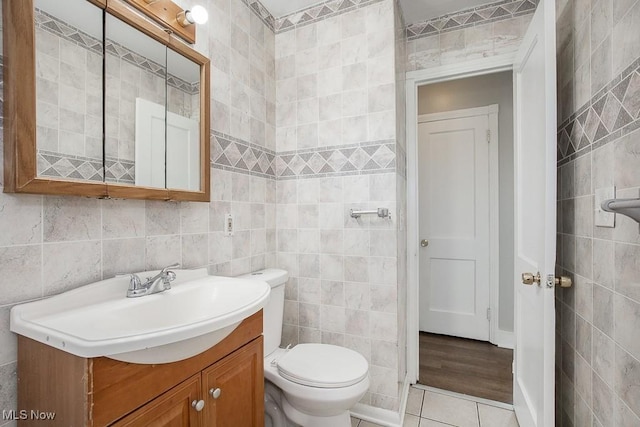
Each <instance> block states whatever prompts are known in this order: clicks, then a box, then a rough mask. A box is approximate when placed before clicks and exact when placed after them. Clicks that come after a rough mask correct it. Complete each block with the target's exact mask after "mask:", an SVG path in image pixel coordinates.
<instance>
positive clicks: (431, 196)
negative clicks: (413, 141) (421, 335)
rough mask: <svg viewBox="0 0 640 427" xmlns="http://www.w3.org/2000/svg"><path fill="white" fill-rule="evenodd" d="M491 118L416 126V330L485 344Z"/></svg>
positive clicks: (427, 123)
mask: <svg viewBox="0 0 640 427" xmlns="http://www.w3.org/2000/svg"><path fill="white" fill-rule="evenodd" d="M488 130H489V116H488V115H486V114H485V115H481V116H473V117H463V118H455V119H448V120H439V121H433V122H426V123H419V124H418V144H419V147H418V156H419V159H418V169H419V170H418V186H419V189H418V191H419V198H420V201H419V209H420V218H419V229H420V239H425V240H427V241H428V246H426V247H423V248H421V249H420V285H419V286H420V313H419V318H420V319H419V323H420V325H419V326H420V330H421V331H425V332H433V333H438V334H445V335H453V336H458V337H465V338H473V339H478V340H484V341H488V340H489V329H490V328H489V320H488V318H487V310H488V308H489V302H490V288H489V144H488V143H487V131H488Z"/></svg>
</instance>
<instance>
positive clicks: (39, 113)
mask: <svg viewBox="0 0 640 427" xmlns="http://www.w3.org/2000/svg"><path fill="white" fill-rule="evenodd" d="M2 16H3V18H2V19H3V32H4V38H3V47H4V52H5V58H6V59H5V64H4V79H5V100H4V107H5V122H7V124H6V125H5V127H4V148H5V156H4V163H5V168H4V172H5V187H4V191H5V192H23V193H36V194H70V195H82V196H92V197H120V198H140V199H155V200H193V201H208V200H209V167H210V166H209V150H210V148H209V99H208V98H209V89H208V83H209V82H208V80H209V75H210V74H209V60H208V59H207V58H206V57H204V56H203V55H201V54H199V53H198V52H196V51H195V50H193V49H192V48H190V47H189V46H188V45H186V44H185V43H184V42H183V41H181V40H178V39H177V38H176V36H174V35H172V34H170V33H169V32H167V31H165V30H164V29H162V28H159V27H158V26H156V25H155V24H153V23H151V22H150V21H149V20H147V19H145V18H142V17H141V16H140V15H139V14H138V13H137V12H134V10H133V9H132V8H131V6H130V5H129V4H127V3H125V2H124V1H122V0H65V1H59V0H3V14H2ZM29 51H31V52H33V55H29V54H25V52H29Z"/></svg>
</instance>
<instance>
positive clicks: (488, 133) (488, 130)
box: [487, 129, 491, 142]
mask: <svg viewBox="0 0 640 427" xmlns="http://www.w3.org/2000/svg"><path fill="white" fill-rule="evenodd" d="M487 142H491V129H487Z"/></svg>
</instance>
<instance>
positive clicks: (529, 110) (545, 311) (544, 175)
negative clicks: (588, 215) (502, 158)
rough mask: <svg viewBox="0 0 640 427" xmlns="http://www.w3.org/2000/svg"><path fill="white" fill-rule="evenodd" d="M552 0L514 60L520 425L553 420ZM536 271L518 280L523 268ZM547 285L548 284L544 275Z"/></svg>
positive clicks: (546, 0) (540, 425)
mask: <svg viewBox="0 0 640 427" xmlns="http://www.w3.org/2000/svg"><path fill="white" fill-rule="evenodd" d="M555 21H556V20H555V5H554V2H553V1H552V0H542V1H540V3H539V4H538V8H537V10H536V13H535V15H534V16H533V20H532V22H531V24H530V26H529V29H528V30H527V33H526V35H525V37H524V40H523V43H522V45H521V47H520V50H519V52H518V54H517V57H516V61H515V64H514V101H515V102H514V106H515V111H514V116H515V189H516V194H515V205H516V206H515V223H514V228H515V230H514V231H515V246H514V247H515V251H516V254H515V273H516V277H515V278H514V280H515V284H514V286H515V325H514V326H515V337H516V342H515V348H514V362H515V374H514V378H513V381H514V387H513V393H514V396H513V401H514V407H515V411H516V415H517V417H518V421H519V422H520V425H521V426H522V427H534V426H535V427H547V426H552V425H554V422H555V420H554V409H555V408H554V390H555V388H554V363H555V357H554V354H555V341H554V334H555V307H554V289H553V278H554V276H553V274H554V266H555V254H556V248H555V246H556V245H555V243H556V86H555V84H556V67H555V54H556V53H555V48H556V41H555ZM526 272H528V273H533V274H534V275H535V274H536V273H538V272H539V273H540V276H541V283H540V285H536V284H533V285H524V284H523V283H522V278H521V274H522V273H526ZM549 281H550V282H551V285H548V284H547V283H548V282H549Z"/></svg>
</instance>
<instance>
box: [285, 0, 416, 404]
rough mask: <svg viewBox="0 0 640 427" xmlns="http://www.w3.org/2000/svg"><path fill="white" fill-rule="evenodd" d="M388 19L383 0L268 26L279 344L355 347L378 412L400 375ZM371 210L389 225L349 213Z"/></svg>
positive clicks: (326, 7)
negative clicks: (271, 31)
mask: <svg viewBox="0 0 640 427" xmlns="http://www.w3.org/2000/svg"><path fill="white" fill-rule="evenodd" d="M341 5H342V6H341ZM397 13H398V9H397V8H396V6H395V5H394V2H393V1H392V0H384V1H361V2H335V1H334V2H327V3H324V4H322V5H320V6H316V7H313V8H309V9H307V10H305V11H301V12H298V13H296V14H293V15H292V16H289V17H283V18H281V19H279V20H277V21H276V28H279V29H278V30H277V32H276V87H277V90H276V94H277V96H276V105H277V108H276V112H277V114H276V141H277V153H278V158H277V161H276V174H277V176H278V181H277V195H276V203H277V209H278V213H277V215H276V229H277V236H276V240H277V253H278V260H277V264H278V266H280V267H283V268H286V269H287V270H289V271H290V273H291V276H292V279H291V280H290V282H289V283H288V285H287V290H286V296H285V298H286V301H285V319H284V322H285V327H284V331H283V344H288V343H293V344H296V343H299V342H325V343H333V344H339V345H344V346H346V347H349V348H352V349H355V350H356V351H359V352H360V353H362V354H363V355H364V356H365V357H366V358H367V359H368V360H369V362H370V373H371V381H372V383H371V387H370V389H369V393H367V394H366V395H365V397H364V398H363V400H362V402H363V403H365V404H370V405H373V406H376V407H380V408H385V409H390V410H397V409H398V407H399V399H398V396H399V385H398V381H399V379H403V378H404V374H402V375H401V378H399V374H398V371H399V370H401V371H402V370H403V369H404V366H402V368H401V367H400V366H399V362H398V360H399V359H398V357H399V355H400V354H403V350H402V349H400V346H399V345H400V344H402V345H404V343H403V342H402V343H401V342H400V341H399V336H400V333H399V321H398V319H399V318H402V317H403V315H402V314H403V312H401V311H399V310H398V293H399V291H400V290H401V287H400V286H399V284H398V278H399V274H398V256H399V254H400V253H401V252H400V251H399V249H398V243H399V242H402V239H401V238H399V233H398V229H399V227H400V223H401V218H402V215H403V213H404V207H403V206H399V205H398V197H397V194H396V191H397V189H398V188H399V189H400V190H402V188H403V184H402V183H401V182H400V180H399V179H398V174H397V172H396V169H397V168H398V165H397V160H398V158H399V154H398V150H399V149H400V147H399V145H398V144H397V139H398V136H397V135H396V133H397V129H396V126H397V124H398V120H397V117H398V115H402V114H403V111H404V110H398V108H397V105H396V102H399V103H403V100H402V98H401V96H400V97H399V99H398V100H397V99H396V95H397V93H396V91H397V88H396V78H398V79H401V80H404V75H403V72H402V71H403V70H402V69H399V70H398V69H396V55H398V57H401V58H402V61H398V62H402V66H404V56H400V55H402V53H401V52H400V53H399V52H396V49H397V48H398V47H401V46H402V45H403V41H402V40H403V34H402V31H396V30H398V27H399V26H400V27H401V26H402V24H401V22H400V21H398V22H396V20H395V18H394V16H395V14H397ZM396 36H398V37H396ZM396 72H398V74H396ZM402 122H404V118H402ZM397 187H398V188H397ZM378 207H386V208H389V209H390V212H391V215H392V216H391V219H380V218H378V217H373V216H363V217H361V218H359V219H353V218H351V217H350V215H349V210H350V209H374V208H378ZM401 212H402V213H401ZM400 276H402V274H401V275H400Z"/></svg>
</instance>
